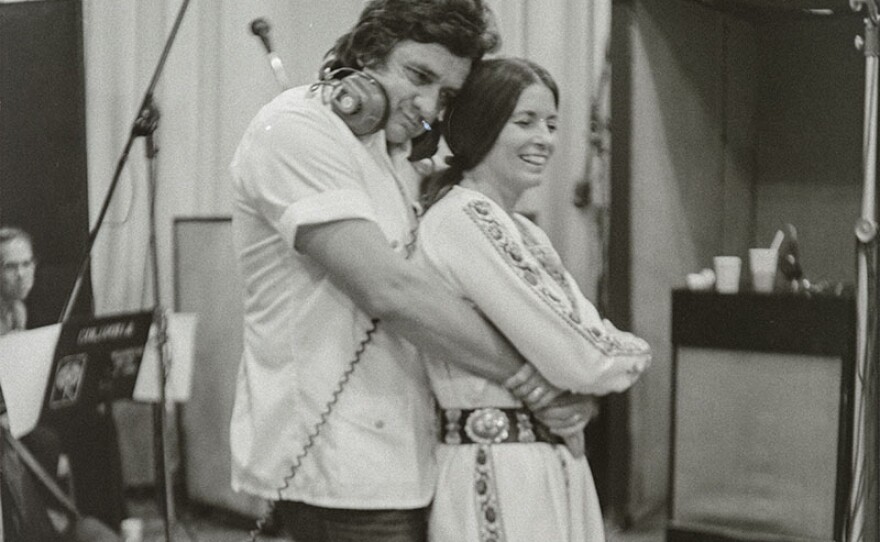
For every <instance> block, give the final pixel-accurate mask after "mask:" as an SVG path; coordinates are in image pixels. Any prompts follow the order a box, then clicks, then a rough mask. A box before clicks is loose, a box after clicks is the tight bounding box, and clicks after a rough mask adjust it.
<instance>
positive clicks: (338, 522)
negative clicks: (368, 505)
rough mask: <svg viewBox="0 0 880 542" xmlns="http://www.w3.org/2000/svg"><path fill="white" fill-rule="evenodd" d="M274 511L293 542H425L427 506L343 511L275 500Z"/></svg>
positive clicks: (426, 536)
mask: <svg viewBox="0 0 880 542" xmlns="http://www.w3.org/2000/svg"><path fill="white" fill-rule="evenodd" d="M275 509H276V511H277V512H278V515H279V517H280V519H281V522H282V523H283V524H284V528H285V530H286V531H287V534H288V536H290V537H291V538H292V539H293V540H294V541H295V542H425V541H426V540H427V538H428V509H427V508H418V509H415V510H347V509H339V508H322V507H319V506H311V505H308V504H304V503H301V502H295V501H279V502H278V503H276V506H275Z"/></svg>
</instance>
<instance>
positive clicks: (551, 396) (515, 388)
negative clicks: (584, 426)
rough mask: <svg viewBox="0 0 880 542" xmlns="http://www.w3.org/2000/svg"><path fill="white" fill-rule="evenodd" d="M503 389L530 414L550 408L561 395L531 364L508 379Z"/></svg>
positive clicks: (560, 391)
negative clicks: (523, 405)
mask: <svg viewBox="0 0 880 542" xmlns="http://www.w3.org/2000/svg"><path fill="white" fill-rule="evenodd" d="M504 387H505V388H507V389H508V390H509V391H510V393H512V394H513V395H514V397H516V398H517V399H519V400H520V401H522V402H523V403H524V404H525V405H526V407H527V408H528V409H529V410H531V411H532V412H537V411H538V410H541V409H543V408H546V407H548V406H550V404H551V403H552V402H553V401H554V400H555V399H556V398H557V397H559V396H560V395H561V394H562V393H563V391H562V390H560V389H559V388H557V387H556V386H554V385H553V384H551V383H550V382H548V381H547V379H546V378H544V377H543V376H542V375H541V373H539V372H538V370H537V369H535V367H534V366H533V365H532V364H531V363H526V364H525V365H523V367H522V369H520V370H519V371H517V372H516V374H515V375H513V376H511V377H510V378H508V379H507V380H506V381H505V382H504Z"/></svg>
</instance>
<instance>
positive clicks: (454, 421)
mask: <svg viewBox="0 0 880 542" xmlns="http://www.w3.org/2000/svg"><path fill="white" fill-rule="evenodd" d="M558 101H559V93H558V89H557V86H556V84H555V82H554V81H553V79H552V78H551V77H550V75H549V74H548V73H547V72H546V71H545V70H544V69H543V68H541V67H540V66H537V65H536V64H534V63H532V62H530V61H527V60H523V59H494V60H487V61H483V62H481V63H480V64H479V65H478V66H476V67H475V68H474V70H473V71H472V73H471V75H470V77H469V79H468V82H467V83H466V84H465V86H464V88H463V89H462V90H461V92H460V94H459V96H458V98H456V100H455V103H454V104H453V105H452V108H451V109H450V112H449V114H448V115H447V118H446V123H445V126H444V130H445V133H444V136H445V138H446V142H447V144H448V146H449V148H450V150H451V151H452V156H451V157H450V158H449V159H447V162H448V163H449V165H450V167H449V168H448V169H446V170H444V171H442V172H440V173H438V174H436V175H435V176H433V177H429V178H428V179H427V180H426V182H425V184H424V186H423V194H424V196H425V203H426V205H427V206H428V210H427V212H426V213H425V215H424V217H423V219H422V221H421V223H420V225H419V230H418V243H417V244H418V246H417V251H416V253H415V256H414V258H415V260H416V261H418V262H419V263H420V264H422V265H425V266H428V267H430V268H432V269H434V270H435V271H436V272H437V273H438V274H439V275H440V276H442V277H443V279H444V280H445V281H446V282H447V283H448V285H449V286H450V287H451V288H453V289H454V290H455V291H457V292H460V293H461V295H463V296H464V297H465V298H467V299H469V300H470V301H471V302H472V303H474V305H476V306H477V307H478V308H479V309H480V311H481V312H482V313H483V314H484V315H485V317H486V318H487V319H488V320H490V321H491V322H492V323H493V324H494V325H495V326H496V327H497V328H498V329H499V330H500V331H501V332H502V333H503V334H505V335H506V336H507V337H508V339H510V341H511V342H512V343H513V344H514V345H515V346H516V347H517V349H519V350H520V352H522V353H523V355H524V356H525V357H526V358H527V359H528V360H529V361H530V362H531V365H532V366H534V367H535V368H537V369H538V371H540V373H541V375H542V376H543V377H544V378H546V379H547V380H549V381H550V382H551V383H552V384H554V385H555V386H557V387H559V388H562V389H566V390H569V391H571V392H576V393H581V394H595V395H602V394H606V393H609V392H614V391H622V390H624V389H626V388H628V387H629V386H631V385H632V384H633V382H635V380H636V379H637V378H638V376H639V374H640V373H641V372H642V371H643V370H644V369H645V368H646V367H647V366H648V364H649V362H650V349H649V348H648V345H647V343H645V342H644V341H643V340H641V339H639V338H637V337H635V336H633V335H632V334H630V333H625V332H622V331H619V330H617V329H616V328H615V327H614V326H613V325H611V324H610V322H607V321H603V320H602V319H601V318H600V316H599V314H598V312H597V311H596V309H595V308H594V307H593V305H592V304H590V302H589V301H587V300H586V299H585V298H584V296H583V295H582V294H581V292H580V291H579V290H578V287H577V285H576V284H575V282H574V280H573V279H572V277H571V275H570V274H569V273H568V272H567V271H566V270H565V268H564V267H563V266H562V263H561V261H560V259H559V256H558V254H557V253H556V251H555V250H554V249H553V247H552V246H551V244H550V241H549V240H548V238H547V236H546V235H545V234H544V233H543V232H542V231H541V230H540V229H539V228H538V227H537V226H536V225H535V224H533V223H532V222H530V221H529V220H528V219H526V218H525V217H523V216H522V215H520V214H517V213H516V212H514V210H513V209H514V205H515V204H516V202H517V200H518V199H519V198H520V196H521V195H522V193H523V191H525V190H526V189H527V188H531V187H533V186H537V185H538V184H540V183H541V182H542V181H543V177H544V172H545V168H546V166H547V162H548V160H549V159H550V157H551V156H552V154H553V150H554V141H555V137H556V127H557V108H558ZM527 367H528V366H527ZM428 371H429V375H430V378H431V385H432V388H433V391H434V393H435V395H436V397H437V401H438V403H439V406H440V408H441V409H442V435H441V442H442V443H441V445H440V446H439V449H438V462H439V467H440V477H439V481H438V486H437V491H436V495H435V498H434V501H433V504H432V512H431V524H430V540H432V541H433V542H447V541H448V542H453V541H455V542H461V541H466V542H471V541H474V542H476V541H479V542H487V541H490V540H491V541H495V542H501V541H505V542H533V541H535V540H553V541H554V542H565V541H568V542H593V541H601V540H604V531H603V526H602V516H601V511H600V509H599V503H598V499H597V496H596V491H595V486H594V484H593V479H592V475H591V473H590V469H589V466H588V465H587V462H586V459H585V458H584V457H583V453H582V449H581V450H574V452H575V453H572V452H571V451H570V450H569V449H568V448H566V446H564V445H562V444H561V443H560V440H559V438H558V437H556V436H554V435H552V434H549V432H547V431H546V430H545V428H544V427H542V426H541V424H540V423H539V422H538V421H537V420H536V419H535V418H534V417H533V416H532V415H531V413H529V412H528V411H527V410H526V409H524V408H523V403H522V402H521V401H520V400H519V399H517V395H514V393H512V392H511V391H510V390H509V389H507V388H505V387H504V386H500V385H497V384H495V383H493V382H490V381H488V380H486V379H483V378H480V377H477V376H474V375H472V374H470V373H467V372H466V371H463V370H461V369H458V368H457V367H456V366H455V365H453V364H451V363H447V362H446V360H443V359H436V358H435V359H429V361H428ZM508 387H512V386H510V385H509V386H508ZM518 395H519V396H520V397H522V394H518Z"/></svg>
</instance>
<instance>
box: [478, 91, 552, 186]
mask: <svg viewBox="0 0 880 542" xmlns="http://www.w3.org/2000/svg"><path fill="white" fill-rule="evenodd" d="M556 124H557V111H556V105H555V103H554V101H553V93H552V92H551V91H550V89H549V88H547V87H546V86H545V85H543V84H541V83H534V84H532V85H530V86H528V87H526V88H525V89H523V91H522V93H521V94H520V96H519V101H517V103H516V108H514V110H513V114H511V115H510V118H509V119H508V121H507V124H505V125H504V128H502V130H501V133H500V134H499V135H498V140H497V141H496V142H495V146H493V147H492V150H491V151H489V154H487V155H486V158H484V159H483V162H482V163H481V164H480V165H479V166H478V167H479V168H480V169H482V170H483V173H488V174H489V175H488V177H489V178H491V179H493V180H494V182H496V183H497V188H498V189H499V190H502V191H504V192H508V193H513V194H516V195H517V196H518V195H519V194H521V193H522V192H523V191H524V190H526V189H527V188H532V187H534V186H538V185H539V184H541V181H542V180H543V177H544V171H545V169H546V167H547V163H548V161H549V160H550V157H551V156H552V155H553V150H554V148H555V146H556Z"/></svg>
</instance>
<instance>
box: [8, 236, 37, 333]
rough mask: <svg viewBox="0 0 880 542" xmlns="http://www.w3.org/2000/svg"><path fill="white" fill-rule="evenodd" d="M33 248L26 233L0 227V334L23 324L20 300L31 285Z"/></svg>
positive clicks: (24, 309)
mask: <svg viewBox="0 0 880 542" xmlns="http://www.w3.org/2000/svg"><path fill="white" fill-rule="evenodd" d="M34 267H35V265H34V251H33V246H32V242H31V237H30V235H28V234H27V232H25V231H24V230H21V229H19V228H11V227H5V228H0V335H3V334H6V333H8V332H10V331H16V330H22V329H24V328H25V325H26V324H27V308H26V307H25V304H24V301H25V299H27V296H28V294H30V293H31V288H33V287H34Z"/></svg>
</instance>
